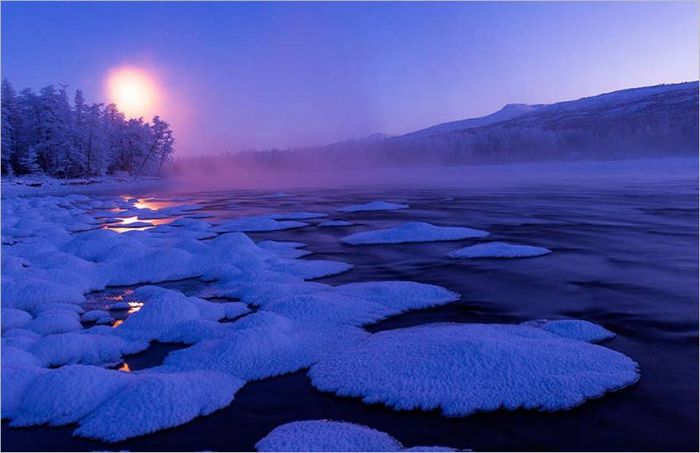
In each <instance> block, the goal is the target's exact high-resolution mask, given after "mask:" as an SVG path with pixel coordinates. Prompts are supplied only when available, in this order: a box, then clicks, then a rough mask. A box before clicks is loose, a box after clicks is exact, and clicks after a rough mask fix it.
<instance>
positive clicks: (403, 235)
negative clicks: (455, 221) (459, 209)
mask: <svg viewBox="0 0 700 453" xmlns="http://www.w3.org/2000/svg"><path fill="white" fill-rule="evenodd" d="M485 236H488V233H487V232H486V231H481V230H474V229H472V228H465V227H441V226H435V225H431V224H430V223H426V222H407V223H403V224H401V225H399V226H396V227H393V228H387V229H384V230H375V231H365V232H362V233H355V234H351V235H349V236H345V237H343V238H341V239H340V241H341V242H343V243H345V244H350V245H365V244H402V243H407V242H434V241H458V240H460V239H468V238H481V237H485Z"/></svg>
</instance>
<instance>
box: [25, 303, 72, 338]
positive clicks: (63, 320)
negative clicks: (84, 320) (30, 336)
mask: <svg viewBox="0 0 700 453" xmlns="http://www.w3.org/2000/svg"><path fill="white" fill-rule="evenodd" d="M27 328H28V329H30V330H32V331H34V332H36V333H39V334H41V335H51V334H55V333H64V332H73V331H76V330H80V329H82V328H83V326H82V324H80V315H79V314H78V313H76V312H74V311H69V310H59V309H56V310H47V311H43V312H41V313H40V314H39V316H37V317H36V318H34V319H33V320H32V321H31V322H30V323H29V324H27Z"/></svg>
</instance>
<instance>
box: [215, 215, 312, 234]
mask: <svg viewBox="0 0 700 453" xmlns="http://www.w3.org/2000/svg"><path fill="white" fill-rule="evenodd" d="M308 225H309V224H308V223H304V222H297V221H294V220H275V219H273V218H271V217H268V216H254V217H241V218H240V219H234V220H229V221H228V222H224V223H222V224H220V225H217V226H216V228H215V230H216V231H217V232H220V233H221V232H244V233H253V232H260V231H278V230H289V229H291V228H301V227H305V226H308Z"/></svg>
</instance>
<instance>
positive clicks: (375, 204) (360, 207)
mask: <svg viewBox="0 0 700 453" xmlns="http://www.w3.org/2000/svg"><path fill="white" fill-rule="evenodd" d="M408 208H409V206H408V205H407V204H401V203H388V202H386V201H383V200H377V201H371V202H369V203H365V204H354V205H350V206H345V207H342V208H340V209H338V211H340V212H363V211H395V210H397V209H408Z"/></svg>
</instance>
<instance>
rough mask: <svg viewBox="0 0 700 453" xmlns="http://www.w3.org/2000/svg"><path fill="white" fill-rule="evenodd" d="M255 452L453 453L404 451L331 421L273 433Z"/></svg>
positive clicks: (373, 433) (385, 437)
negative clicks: (387, 452) (401, 452)
mask: <svg viewBox="0 0 700 453" xmlns="http://www.w3.org/2000/svg"><path fill="white" fill-rule="evenodd" d="M255 448H256V449H257V450H258V451H455V450H454V449H451V448H446V447H413V448H408V449H407V448H404V447H403V445H401V442H399V441H398V440H396V439H394V438H393V437H391V436H390V435H389V434H387V433H384V432H382V431H378V430H376V429H373V428H370V427H368V426H364V425H358V424H355V423H348V422H341V421H334V420H304V421H298V422H291V423H286V424H284V425H280V426H278V427H277V428H275V429H273V430H272V431H271V432H270V433H269V434H268V435H267V436H265V437H264V438H262V439H261V440H260V441H258V443H256V444H255Z"/></svg>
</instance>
